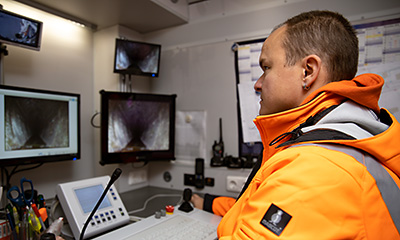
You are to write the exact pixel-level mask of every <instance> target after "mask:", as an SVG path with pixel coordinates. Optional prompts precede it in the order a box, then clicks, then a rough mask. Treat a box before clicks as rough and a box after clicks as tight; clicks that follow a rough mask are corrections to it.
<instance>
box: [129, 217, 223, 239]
mask: <svg viewBox="0 0 400 240" xmlns="http://www.w3.org/2000/svg"><path fill="white" fill-rule="evenodd" d="M155 239H157V240H164V239H165V240H181V239H182V240H190V239H193V240H214V239H217V226H215V225H212V224H209V223H206V222H203V221H198V220H196V219H193V218H190V217H187V216H184V215H175V216H173V217H171V218H170V219H168V220H166V221H164V222H161V223H159V224H157V225H154V226H152V227H150V228H147V229H146V230H144V231H142V232H139V233H137V234H135V235H134V236H131V237H127V238H124V240H155Z"/></svg>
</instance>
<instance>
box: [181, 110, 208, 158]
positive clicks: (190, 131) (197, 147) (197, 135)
mask: <svg viewBox="0 0 400 240" xmlns="http://www.w3.org/2000/svg"><path fill="white" fill-rule="evenodd" d="M206 116H207V114H206V112H205V111H177V112H176V129H175V132H176V134H175V156H176V158H177V159H185V160H186V159H189V160H191V159H193V161H194V159H195V158H204V159H205V158H206Z"/></svg>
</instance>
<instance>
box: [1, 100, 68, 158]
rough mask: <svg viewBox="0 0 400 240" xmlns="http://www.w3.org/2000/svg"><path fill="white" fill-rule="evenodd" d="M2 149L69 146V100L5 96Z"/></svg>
mask: <svg viewBox="0 0 400 240" xmlns="http://www.w3.org/2000/svg"><path fill="white" fill-rule="evenodd" d="M5 125H6V127H5V150H6V151H12V150H24V149H41V148H63V147H69V137H68V135H69V134H68V132H69V116H68V102H66V101H57V100H44V99H37V98H27V97H14V96H6V97H5Z"/></svg>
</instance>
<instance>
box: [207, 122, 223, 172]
mask: <svg viewBox="0 0 400 240" xmlns="http://www.w3.org/2000/svg"><path fill="white" fill-rule="evenodd" d="M212 151H213V157H212V158H211V163H210V165H211V166H213V167H219V166H224V141H223V140H222V118H220V119H219V142H218V143H217V141H214V144H213V146H212Z"/></svg>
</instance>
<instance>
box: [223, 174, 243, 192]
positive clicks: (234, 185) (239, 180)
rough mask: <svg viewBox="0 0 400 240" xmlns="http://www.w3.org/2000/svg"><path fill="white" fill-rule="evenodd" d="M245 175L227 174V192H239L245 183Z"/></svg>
mask: <svg viewBox="0 0 400 240" xmlns="http://www.w3.org/2000/svg"><path fill="white" fill-rule="evenodd" d="M246 180H247V177H242V176H227V177H226V190H227V191H229V192H240V191H242V188H243V186H244V184H245V183H246Z"/></svg>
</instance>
